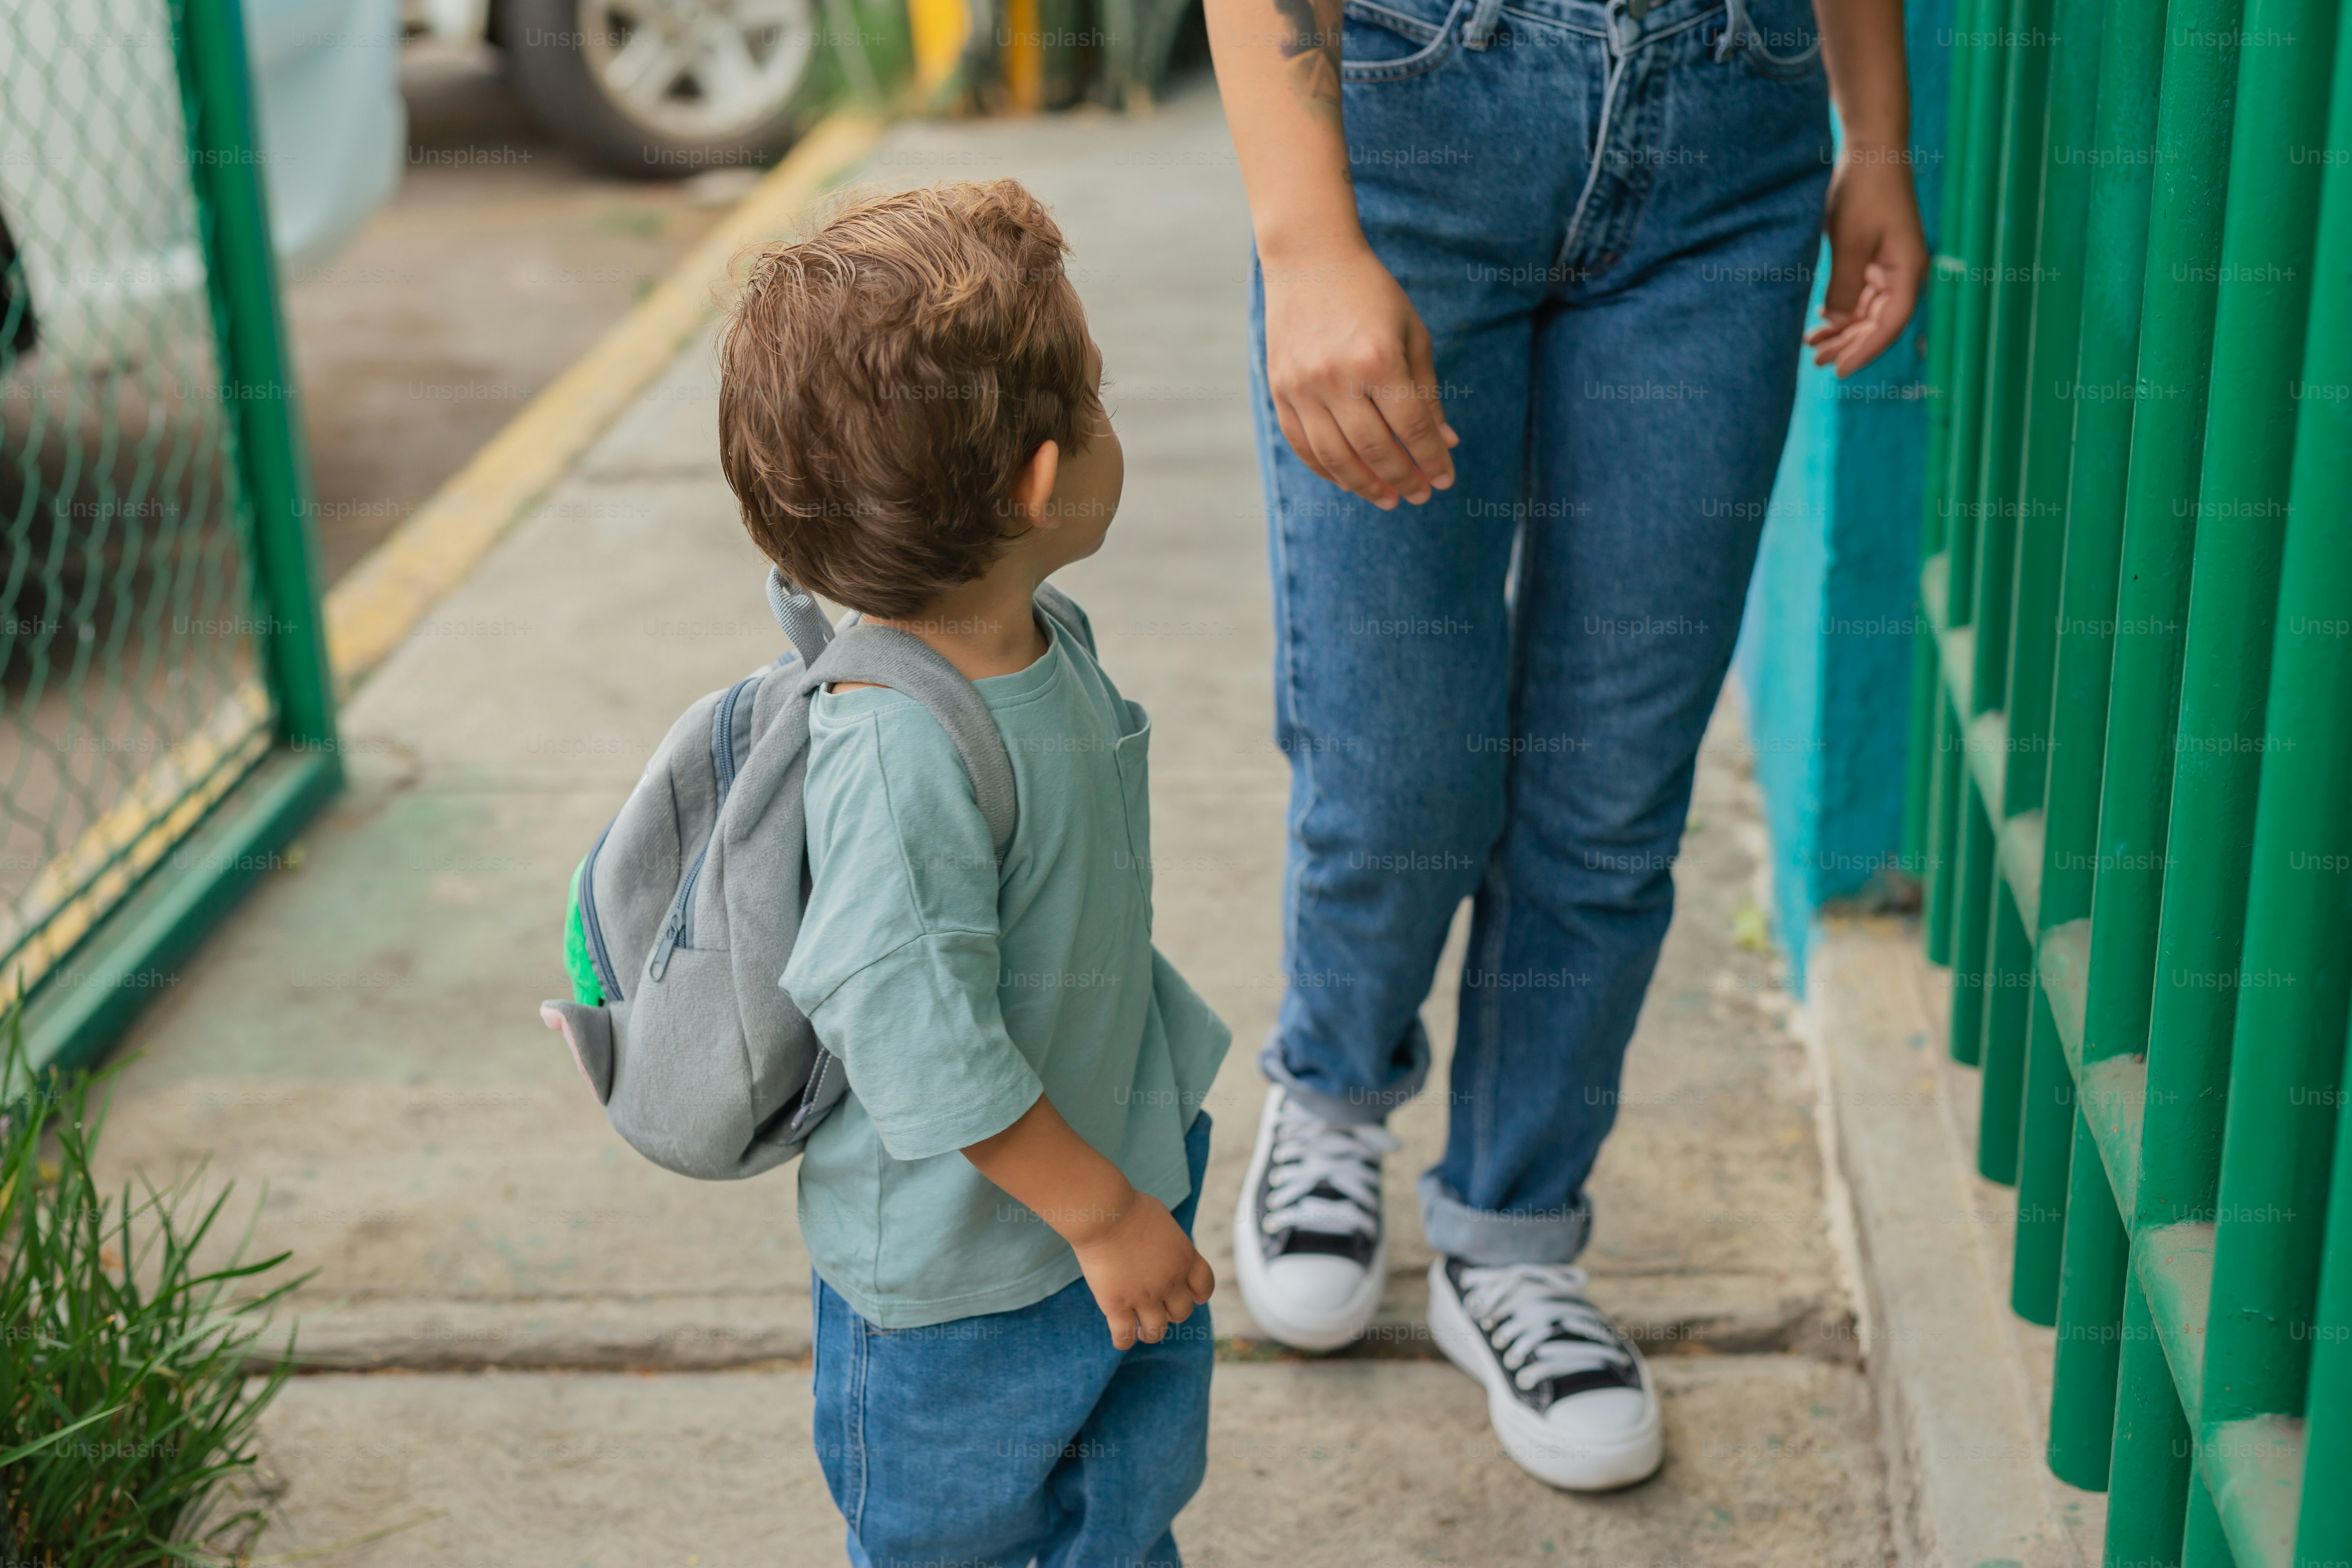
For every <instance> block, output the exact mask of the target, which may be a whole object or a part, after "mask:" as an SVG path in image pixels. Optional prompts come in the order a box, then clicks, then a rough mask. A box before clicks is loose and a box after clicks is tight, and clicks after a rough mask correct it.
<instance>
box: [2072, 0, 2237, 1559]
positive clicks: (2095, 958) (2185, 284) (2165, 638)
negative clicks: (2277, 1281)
mask: <svg viewBox="0 0 2352 1568" xmlns="http://www.w3.org/2000/svg"><path fill="white" fill-rule="evenodd" d="M2239 16H2240V9H2239V5H2238V3H2237V0H2173V4H2172V5H2170V7H2169V9H2168V16H2167V18H2166V22H2167V26H2166V31H2165V55H2164V67H2163V75H2162V89H2161V95H2160V99H2159V102H2158V110H2157V138H2156V145H2155V149H2154V153H2153V156H2154V157H2155V159H2156V178H2155V186H2154V192H2153V197H2152V201H2151V205H2150V208H2149V216H2148V256H2147V269H2146V273H2145V277H2144V292H2143V295H2142V299H2141V306H2140V342H2139V368H2138V374H2137V378H2136V384H2135V387H2134V392H2135V395H2136V396H2137V401H2138V407H2137V410H2136V411H2135V413H2134V416H2133V421H2132V447H2131V459H2130V460H2131V468H2130V474H2129V477H2128V479H2127V482H2126V500H2125V515H2124V561H2123V569H2122V578H2121V581H2120V584H2119V591H2118V594H2117V598H2116V633H2117V635H2116V652H2115V666H2114V676H2113V679H2112V682H2111V684H2110V688H2109V699H2108V708H2107V745H2106V768H2105V780H2104V787H2103V792H2102V795H2101V801H2100V810H2099V857H2100V858H2099V866H2098V869H2097V872H2096V877H2097V880H2096V883H2095V886H2094V889H2093V892H2092V915H2091V930H2090V937H2091V953H2090V971H2089V985H2088V998H2087V1007H2086V1012H2085V1020H2084V1051H2083V1055H2084V1059H2085V1060H2090V1059H2093V1058H2097V1057H2104V1056H2113V1055H2118V1054H2131V1053H2135V1052H2138V1051H2142V1050H2147V1049H2148V1047H2149V1044H2150V1041H2149V1037H2148V1035H2147V1018H2148V1009H2149V1006H2150V1003H2151V998H2152V992H2153V986H2154V982H2155V979H2156V975H2155V949H2156V932H2157V929H2158V913H2159V910H2160V908H2161V903H2160V900H2161V897H2162V892H2163V889H2164V883H2165V876H2164V870H2163V856H2164V854H2165V852H2166V841H2165V827H2166V822H2167V812H2168V808H2169V805H2170V801H2171V778H2172V766H2171V762H2172V757H2171V753H2172V732H2173V721H2174V716H2175V707H2176V703H2177V700H2178V691H2179V649H2180V646H2181V623H2182V621H2183V620H2184V619H2185V617H2186V616H2187V614H2188V603H2187V601H2188V587H2189V539H2190V535H2191V532H2192V531H2191V529H2190V528H2189V523H2188V520H2187V518H2186V517H2185V515H2184V514H2185V512H2186V511H2188V510H2191V509H2190V507H2189V504H2188V503H2190V502H2193V500H2195V497H2196V493H2197V475H2198V469H2199V459H2200V455H2201V452H2202V447H2203V437H2204V424H2205V420H2204V414H2205V386H2206V375H2207V371H2208V360H2209V358H2210V353H2211V348H2212V334H2213V299H2214V292H2215V286H2216V272H2215V269H2214V260H2215V258H2217V257H2219V255H2220V254H2221V216H2222V204H2223V196H2224V193H2225V191H2226V188H2227V184H2228V171H2229V129H2230V115H2231V105H2232V103H2233V102H2234V95H2235V91H2236V86H2237V70H2236V64H2237V61H2236V50H2235V43H2236V39H2237V37H2238V26H2239ZM2219 1088H2220V1083H2219V1081H2218V1079H2210V1080H2209V1079H2208V1077H2207V1074H2206V1072H2205V1070H2204V1066H2203V1064H2198V1063H2194V1062H2184V1061H2180V1060H2178V1059H2167V1058H2165V1057H2164V1056H2163V1055H2162V1054H2161V1053H2158V1052H2153V1051H2151V1052H2150V1054H2149V1058H2148V1064H2147V1112H2146V1118H2145V1121H2144V1124H2143V1127H2142V1131H2141V1143H2140V1164H2139V1174H2138V1181H2137V1189H2136V1192H2135V1194H2134V1205H2135V1209H2136V1211H2137V1212H2136V1213H2134V1214H2133V1215H2131V1216H2129V1217H2130V1222H2131V1227H2132V1231H2133V1234H2134V1237H2135V1242H2136V1245H2135V1248H2134V1264H2133V1286H2134V1289H2135V1291H2137V1289H2138V1288H2139V1287H2140V1285H2141V1283H2142V1281H2141V1280H2140V1279H2139V1269H2140V1267H2141V1265H2140V1262H2139V1250H2138V1247H2137V1237H2139V1236H2140V1235H2141V1234H2142V1233H2143V1232H2144V1231H2145V1230H2146V1229H2147V1227H2148V1226H2150V1224H2151V1223H2159V1224H2160V1223H2165V1222H2168V1221H2170V1220H2173V1219H2178V1218H2181V1217H2185V1216H2186V1215H2188V1214H2190V1213H2194V1212H2196V1211H2197V1210H2198V1209H2199V1208H2200V1207H2201V1206H2202V1205H2205V1204H2209V1203H2210V1202H2211V1201H2212V1160H2211V1156H2212V1155H2213V1153H2215V1152H2217V1150H2216V1147H2215V1146H2216V1144H2217V1143H2218V1139H2219V1134H2220V1131H2221V1128H2220V1119H2219V1117H2218V1115H2216V1114H2215V1113H2214V1106H2213V1102H2212V1100H2211V1098H2210V1097H2211V1094H2212V1091H2213V1090H2215V1089H2219ZM2143 1310H2145V1304H2144V1305H2143ZM2126 1313H2127V1314H2128V1303H2127V1305H2126ZM2129 1331H2130V1323H2129V1319H2128V1315H2127V1316H2126V1333H2127V1334H2128V1333H2129ZM2151 1333H2152V1331H2151ZM2173 1377H2174V1374H2173V1371H2172V1368H2171V1365H2170V1363H2169V1362H2168V1359H2167V1357H2166V1356H2165V1354H2164V1353H2163V1349H2162V1346H2161V1345H2159V1344H2158V1343H2157V1342H2155V1340H2154V1339H2153V1337H2151V1338H2150V1340H2149V1341H2148V1342H2147V1344H2146V1345H2145V1346H2143V1345H2140V1344H2137V1343H2134V1342H2129V1341H2127V1342H2126V1344H2125V1346H2124V1354H2123V1360H2122V1363H2121V1366H2120V1367H2119V1369H2118V1373H2117V1385H2118V1386H2117V1390H2116V1409H2117V1422H2116V1425H2117V1432H2116V1454H2115V1458H2114V1466H2113V1468H2114V1473H2113V1475H2112V1477H2111V1479H2110V1481H2109V1498H2108V1511H2107V1551H2108V1555H2109V1557H2110V1559H2111V1560H2115V1561H2123V1562H2130V1561H2137V1562H2144V1563H2165V1562H2169V1561H2172V1560H2173V1557H2174V1554H2175V1553H2177V1552H2178V1551H2179V1541H2180V1531H2181V1530H2182V1527H2183V1524H2184V1510H2185V1508H2186V1504H2187V1500H2188V1499H2187V1491H2188V1487H2189V1479H2190V1462H2189V1457H2188V1453H2187V1445H2188V1444H2189V1440H2190V1438H2191V1437H2192V1436H2193V1434H2191V1433H2190V1432H2189V1428H2188V1426H2186V1418H2185V1417H2184V1415H2182V1408H2183V1405H2184V1403H2185V1402H2184V1400H2183V1399H2182V1397H2181V1395H2182V1393H2183V1391H2182V1390H2181V1389H2180V1388H2179V1387H2178V1386H2176V1384H2175V1383H2174V1381H2173ZM2159 1410H2160V1411H2168V1413H2169V1415H2168V1418H2167V1419H2168V1422H2169V1424H2170V1426H2172V1427H2174V1428H2175V1429H2177V1431H2178V1433H2179V1436H2178V1438H2177V1439H2174V1438H2168V1439H2167V1440H2166V1442H2165V1443H2164V1444H2162V1445H2161V1446H2158V1445H2153V1444H2140V1443H2135V1444H2134V1445H2133V1446H2132V1447H2130V1449H2129V1452H2128V1454H2127V1453H2126V1431H2127V1428H2128V1426H2129V1423H2128V1422H2127V1420H2126V1414H2125V1413H2126V1412H2130V1411H2138V1412H2141V1413H2142V1416H2141V1418H2140V1419H2141V1425H2142V1426H2143V1427H2144V1428H2146V1429H2147V1430H2150V1431H2152V1430H2153V1429H2154V1426H2156V1425H2161V1424H2162V1423H2157V1422H2153V1420H2152V1418H2151V1417H2149V1416H2148V1415H2147V1413H2149V1412H2154V1411H2159Z"/></svg>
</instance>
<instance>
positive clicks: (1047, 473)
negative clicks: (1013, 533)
mask: <svg viewBox="0 0 2352 1568" xmlns="http://www.w3.org/2000/svg"><path fill="white" fill-rule="evenodd" d="M1061 473H1062V448H1061V447H1059V446H1057V445H1055V443H1054V442H1051V441H1041V442H1039V443H1038V446H1037V449H1036V450H1035V451H1034V452H1032V453H1030V454H1029V456H1028V457H1027V458H1024V459H1023V460H1022V463H1021V466H1020V467H1019V468H1015V469H1014V470H1013V486H1012V494H1011V495H1010V497H1009V498H1008V499H1009V500H1011V501H1012V503H1013V510H1014V511H1016V512H1018V513H1020V514H1021V517H1022V520H1023V521H1025V522H1027V523H1028V524H1029V525H1030V526H1031V527H1032V528H1055V527H1058V526H1059V525H1060V523H1061V519H1059V518H1058V517H1052V516H1049V515H1047V510H1048V509H1047V508H1046V505H1045V502H1046V500H1048V499H1049V498H1051V497H1052V495H1053V493H1054V481H1055V479H1059V478H1060V477H1061Z"/></svg>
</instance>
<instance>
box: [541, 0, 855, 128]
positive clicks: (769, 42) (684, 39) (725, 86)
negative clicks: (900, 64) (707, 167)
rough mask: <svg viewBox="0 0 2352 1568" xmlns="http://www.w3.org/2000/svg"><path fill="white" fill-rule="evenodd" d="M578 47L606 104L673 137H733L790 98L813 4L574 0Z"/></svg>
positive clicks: (804, 60) (808, 39)
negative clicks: (577, 3) (577, 6)
mask: <svg viewBox="0 0 2352 1568" xmlns="http://www.w3.org/2000/svg"><path fill="white" fill-rule="evenodd" d="M579 16H580V52H581V55H582V56H583V58H585V60H586V61H587V64H588V70H589V74H590V75H591V76H592V77H593V78H594V79H595V81H596V84H597V86H598V87H599V88H601V89H603V91H604V96H605V97H606V98H607V99H609V100H612V102H613V104H614V107H616V108H618V109H619V110H621V111H622V112H623V113H625V114H626V115H627V116H628V117H629V118H630V119H631V120H633V121H636V122H637V123H638V124H639V125H642V126H644V127H645V128H646V129H647V130H649V131H654V132H659V133H660V134H662V135H664V136H667V137H670V138H673V139H674V140H677V141H680V142H710V141H718V140H720V139H722V138H725V137H730V136H738V135H740V134H742V133H743V132H747V131H751V130H753V129H755V128H757V127H759V126H761V125H764V124H766V123H767V122H768V121H771V120H773V119H774V118H775V117H776V116H777V115H778V114H781V113H782V112H783V109H784V106H785V105H786V104H787V103H790V102H791V101H792V97H793V91H794V90H795V89H797V88H798V87H799V86H800V83H801V78H802V77H803V75H805V74H806V73H807V70H808V63H809V57H810V55H811V54H812V53H814V47H815V43H816V33H815V28H814V25H813V18H812V16H811V0H581V5H580V12H579Z"/></svg>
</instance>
